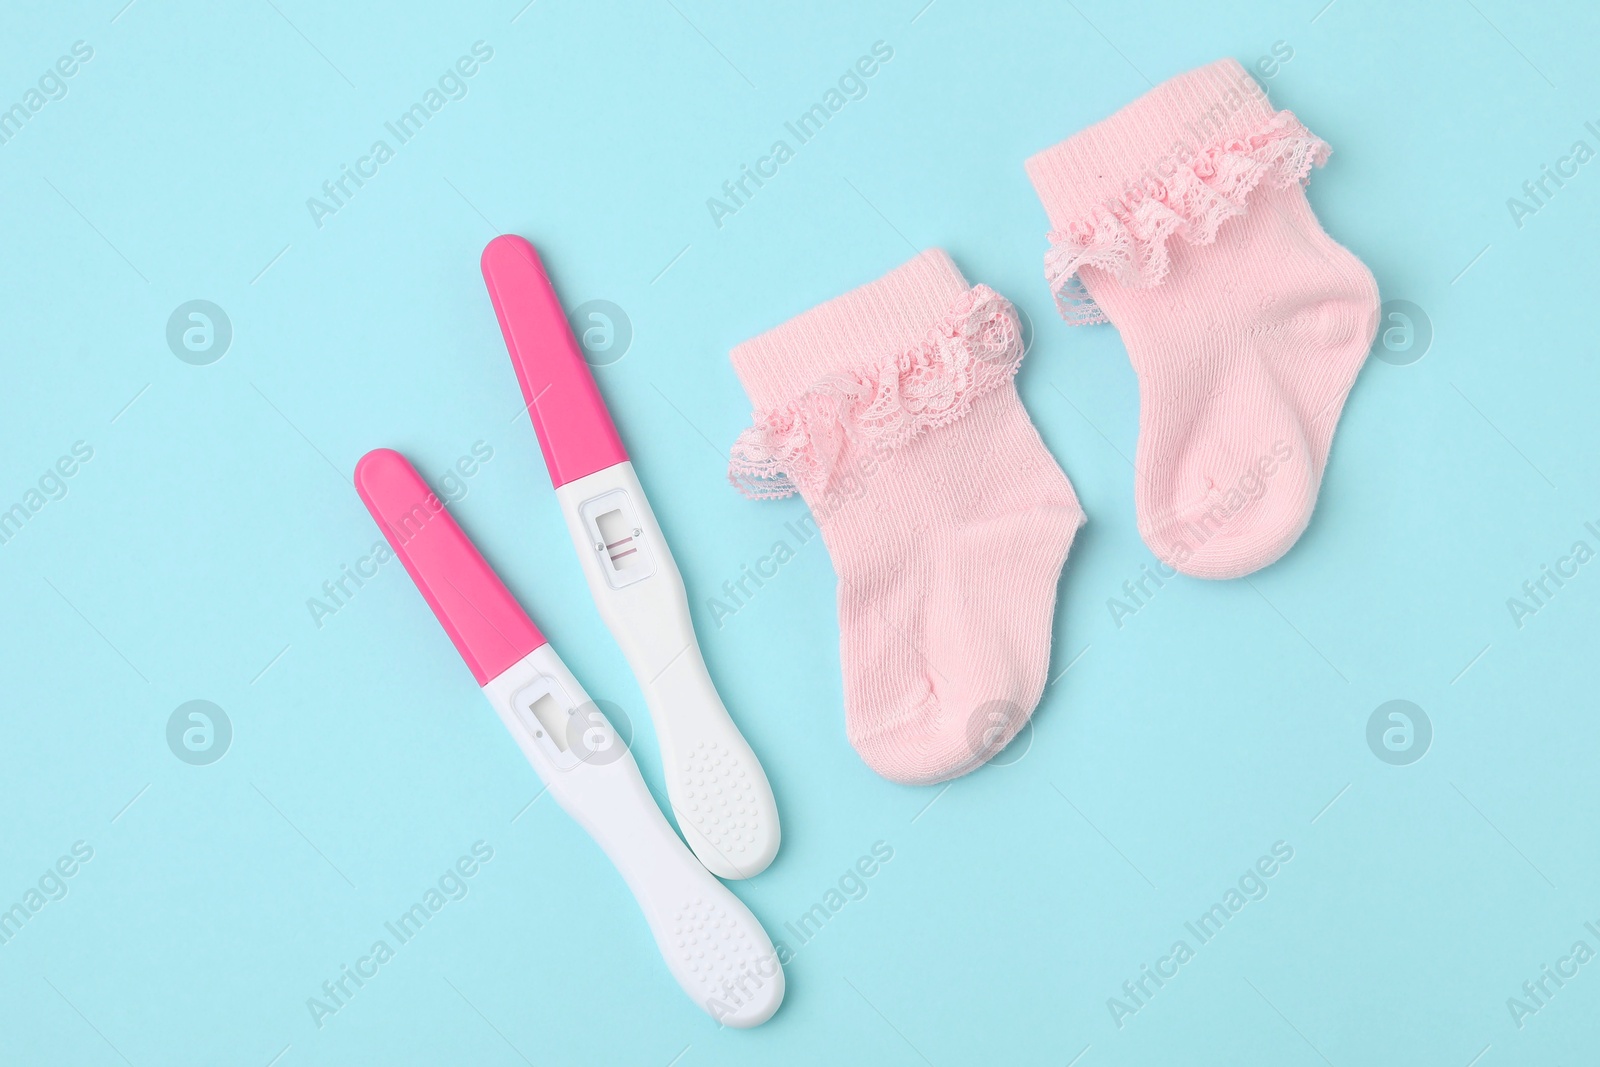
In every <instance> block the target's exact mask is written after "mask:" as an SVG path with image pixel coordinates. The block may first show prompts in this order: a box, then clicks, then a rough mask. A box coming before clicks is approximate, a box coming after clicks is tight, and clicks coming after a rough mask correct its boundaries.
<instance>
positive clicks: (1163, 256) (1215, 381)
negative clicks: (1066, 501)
mask: <svg viewBox="0 0 1600 1067" xmlns="http://www.w3.org/2000/svg"><path fill="white" fill-rule="evenodd" d="M1328 152H1329V149H1328V146H1327V145H1326V144H1325V143H1323V142H1322V141H1320V140H1318V139H1317V138H1316V137H1314V136H1312V134H1311V133H1310V132H1308V131H1307V130H1306V129H1305V127H1303V126H1301V125H1300V123H1299V122H1298V121H1297V120H1296V119H1295V117H1294V115H1292V114H1291V113H1289V112H1288V111H1274V110H1273V108H1272V105H1271V104H1270V103H1269V102H1268V100H1267V98H1266V94H1265V92H1263V91H1262V89H1261V88H1260V87H1259V86H1257V85H1256V83H1255V81H1254V80H1253V79H1251V78H1250V76H1249V75H1247V74H1246V73H1245V72H1244V68H1243V67H1241V66H1239V64H1238V63H1236V62H1234V61H1233V60H1231V59H1224V60H1221V61H1219V62H1216V63H1213V64H1211V65H1210V66H1206V67H1201V68H1200V69H1199V70H1195V71H1191V72H1190V73H1188V74H1184V75H1182V76H1180V77H1177V78H1174V79H1172V80H1171V81H1169V82H1166V83H1165V84H1163V85H1160V86H1157V87H1156V88H1155V89H1152V90H1151V91H1150V92H1148V93H1146V94H1145V95H1144V96H1143V97H1141V98H1140V99H1138V100H1136V101H1134V102H1133V103H1132V104H1129V105H1128V106H1127V107H1125V108H1123V109H1122V110H1121V111H1119V112H1117V113H1116V114H1115V115H1113V116H1112V117H1111V118H1109V119H1106V120H1105V121H1104V122H1100V123H1097V124H1095V125H1093V126H1090V127H1089V128H1088V129H1086V130H1084V131H1082V132H1081V133H1079V134H1077V135H1075V136H1073V137H1071V138H1069V139H1068V140H1066V141H1063V142H1062V143H1061V144H1058V145H1056V146H1055V147H1054V148H1051V149H1048V150H1046V151H1044V152H1041V153H1039V154H1038V155H1036V156H1034V157H1033V158H1032V159H1030V160H1028V163H1027V168H1028V175H1029V177H1030V178H1031V179H1032V180H1033V185H1034V188H1035V189H1036V190H1037V191H1038V193H1039V198H1040V199H1041V200H1042V201H1043V202H1044V206H1045V210H1046V211H1047V212H1048V214H1049V216H1050V222H1051V225H1052V226H1053V227H1054V228H1055V232H1053V233H1051V234H1050V243H1051V246H1052V247H1051V249H1050V251H1049V253H1048V254H1047V255H1046V256H1045V274H1046V277H1047V278H1048V279H1049V281H1050V286H1051V289H1052V290H1053V291H1054V292H1055V294H1056V297H1057V302H1058V304H1059V305H1060V307H1061V311H1062V314H1063V315H1064V316H1065V317H1066V319H1067V321H1068V322H1069V323H1072V324H1074V325H1082V324H1086V323H1093V322H1104V321H1106V320H1108V319H1109V320H1110V321H1111V322H1112V323H1114V324H1115V325H1116V327H1117V329H1118V330H1119V331H1121V333H1122V338H1123V343H1124V344H1125V345H1126V346H1127V349H1128V356H1129V359H1130V360H1131V361H1132V363H1133V367H1134V370H1135V371H1136V372H1137V374H1138V376H1139V446H1138V455H1137V458H1136V461H1135V473H1136V487H1135V499H1136V502H1137V511H1138V519H1139V532H1140V534H1142V535H1143V537H1144V540H1145V543H1146V544H1148V545H1149V546H1150V549H1151V551H1153V552H1154V553H1155V554H1156V555H1157V556H1158V557H1160V558H1161V559H1162V560H1164V561H1165V562H1167V563H1168V564H1170V565H1172V566H1173V567H1176V568H1177V569H1178V570H1180V571H1183V572H1184V573H1186V574H1192V575H1194V576H1196V577H1200V578H1233V577H1238V576H1239V575H1243V574H1249V573H1250V572H1251V571H1254V570H1258V569H1260V568H1261V567H1265V566H1266V565H1267V564H1269V563H1271V562H1273V561H1274V560H1276V559H1277V558H1278V557H1279V556H1282V555H1283V554H1284V553H1285V552H1287V551H1288V550H1289V547H1290V546H1291V545H1293V544H1294V542H1295V540H1296V539H1297V538H1298V537H1299V536H1300V533H1301V531H1303V530H1304V529H1305V527H1306V523H1307V522H1309V521H1310V519H1311V510H1312V507H1313V506H1314V505H1315V503H1316V498H1317V488H1318V486H1319V485H1320V484H1321V481H1322V470H1323V466H1324V464H1325V463H1326V462H1327V458H1328V447H1329V445H1330V444H1331V443H1332V440H1333V430H1334V426H1335V424H1336V423H1337V422H1338V421H1339V413H1340V411H1341V410H1343V408H1344V401H1345V397H1346V396H1347V395H1348V394H1349V392H1350V387H1351V385H1352V384H1353V383H1354V382H1355V377H1356V372H1357V371H1359V370H1360V369H1361V364H1362V361H1363V360H1365V358H1366V355H1367V350H1368V348H1369V347H1370V346H1371V344H1372V338H1373V334H1374V331H1375V330H1376V329H1377V321H1378V289H1377V285H1376V283H1374V282H1373V280H1372V275H1371V273H1370V272H1369V271H1368V270H1367V268H1366V267H1365V266H1363V265H1362V263H1361V261H1360V260H1358V259H1357V258H1356V257H1355V256H1354V255H1352V254H1351V253H1350V252H1349V251H1347V250H1346V249H1344V248H1343V247H1341V246H1340V245H1338V244H1336V243H1335V242H1334V240H1333V239H1332V238H1331V237H1329V236H1328V235H1327V234H1326V233H1324V232H1323V230H1322V227H1321V226H1320V225H1318V224H1317V219H1316V216H1315V215H1314V214H1312V211H1311V205H1310V204H1309V203H1307V201H1306V196H1305V191H1304V189H1303V186H1304V184H1305V182H1306V180H1307V176H1308V175H1309V173H1310V170H1311V167H1312V166H1313V165H1318V166H1320V165H1321V164H1322V163H1323V162H1325V161H1326V160H1327V157H1328Z"/></svg>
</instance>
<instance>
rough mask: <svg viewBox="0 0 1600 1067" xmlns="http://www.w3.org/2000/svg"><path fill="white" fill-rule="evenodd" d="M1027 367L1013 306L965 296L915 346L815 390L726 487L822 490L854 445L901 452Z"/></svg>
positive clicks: (976, 293)
mask: <svg viewBox="0 0 1600 1067" xmlns="http://www.w3.org/2000/svg"><path fill="white" fill-rule="evenodd" d="M1021 361H1022V330H1021V327H1020V326H1018V324H1017V315H1016V312H1015V311H1014V310H1013V309H1012V307H1011V304H1010V303H1009V302H1008V301H1007V300H1006V299H1005V298H1004V297H1002V296H1001V295H1000V294H999V293H996V292H995V291H994V290H993V289H990V288H989V287H988V286H986V285H977V286H974V287H973V288H971V289H969V290H967V291H966V292H965V293H963V294H962V295H961V296H960V297H958V298H957V299H956V301H955V302H954V303H953V304H952V305H951V306H950V309H949V310H948V311H946V312H945V314H944V315H943V317H941V318H940V319H939V321H938V322H937V323H936V324H935V325H934V327H933V328H932V329H931V330H929V331H928V334H927V336H926V338H925V339H924V340H923V341H922V342H921V343H920V344H917V345H914V346H912V347H911V348H908V349H905V350H903V351H901V352H891V353H887V354H885V355H883V356H881V357H879V358H878V359H877V361H876V362H875V363H871V364H868V365H866V366H863V367H861V368H859V369H857V370H854V371H851V372H849V373H848V374H844V375H831V376H829V377H827V378H824V379H822V380H821V381H819V382H817V383H816V384H815V385H813V386H811V388H809V389H807V390H806V391H805V392H804V393H802V394H800V396H798V397H796V398H795V399H794V400H791V401H789V402H788V403H786V404H784V405H783V406H781V407H779V408H776V409H774V410H772V411H766V412H760V411H758V412H756V413H755V416H754V423H755V424H754V425H753V426H751V427H750V428H749V429H747V430H745V431H744V432H743V433H741V434H740V435H739V439H738V440H737V441H735V442H734V445H733V453H732V456H731V461H730V463H729V465H728V481H730V482H731V483H733V486H734V488H736V489H738V490H739V491H740V492H741V493H743V494H744V495H745V496H747V497H750V498H751V499H752V500H763V499H775V498H777V497H785V496H790V495H792V494H793V493H795V492H797V491H801V490H805V491H810V490H813V489H815V490H819V491H820V490H822V489H824V488H825V487H826V486H827V484H828V479H829V478H830V477H831V475H832V473H833V471H834V469H835V466H836V464H837V462H838V460H839V457H840V456H841V455H842V453H843V452H844V449H845V447H846V446H847V445H848V444H851V443H853V442H854V443H862V444H866V445H870V446H873V447H876V448H880V449H883V448H898V447H900V446H901V445H904V444H905V443H906V442H907V441H910V440H911V439H912V438H914V437H916V436H917V435H918V434H920V433H922V432H923V431H924V430H930V429H936V428H938V427H940V426H944V425H946V424H948V423H951V422H954V421H955V420H956V419H959V418H960V417H961V416H963V415H965V414H966V413H967V411H968V410H969V409H970V408H971V407H972V404H973V402H974V401H975V400H977V399H978V398H979V397H980V396H983V395H984V394H985V393H987V392H989V391H990V390H992V389H994V388H995V387H996V386H998V385H1001V384H1003V383H1005V382H1008V381H1010V380H1011V379H1012V377H1013V376H1015V374H1016V373H1017V367H1018V366H1019V365H1020V363H1021Z"/></svg>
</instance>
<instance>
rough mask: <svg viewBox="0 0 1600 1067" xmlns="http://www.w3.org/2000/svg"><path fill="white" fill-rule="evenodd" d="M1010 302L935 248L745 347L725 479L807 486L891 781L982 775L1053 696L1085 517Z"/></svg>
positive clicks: (854, 734) (844, 643)
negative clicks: (1050, 445) (742, 423)
mask: <svg viewBox="0 0 1600 1067" xmlns="http://www.w3.org/2000/svg"><path fill="white" fill-rule="evenodd" d="M1021 359H1022V336H1021V332H1020V330H1019V328H1018V326H1017V319H1016V314H1015V312H1014V311H1013V310H1012V308H1011V305H1010V304H1009V303H1007V302H1006V301H1005V300H1004V299H1003V298H1002V297H1000V296H999V295H998V294H997V293H995V292H994V291H993V290H992V289H989V288H988V287H987V286H982V285H979V286H976V287H968V285H967V283H966V280H965V279H964V278H962V276H961V274H960V272H959V271H957V270H956V268H955V264H953V263H951V262H950V257H949V256H947V255H945V254H944V253H943V252H941V251H936V250H934V251H928V252H924V253H922V254H921V255H919V256H917V257H916V258H915V259H913V260H911V261H910V262H909V263H907V264H905V265H904V266H902V267H899V268H898V269H896V270H894V271H891V272H890V273H889V274H887V275H885V276H884V277H883V278H880V279H879V280H877V281H875V282H872V283H870V284H868V285H864V286H862V287H861V288H859V289H857V290H855V291H854V292H850V293H846V294H845V295H844V296H841V297H837V298H835V299H833V300H830V301H828V302H827V303H825V304H822V305H820V306H818V307H815V308H813V309H812V310H810V311H807V312H805V313H804V314H802V315H800V316H799V317H798V318H795V319H792V320H791V321H789V322H787V323H785V324H784V325H782V326H779V327H777V328H776V329H774V330H770V331H768V332H767V333H764V334H762V335H761V336H759V337H757V338H755V339H754V340H751V341H747V342H745V343H744V344H742V345H739V346H738V347H737V348H735V349H734V350H733V366H734V370H735V371H737V372H738V374H739V378H740V380H741V381H742V382H743V383H744V387H745V391H746V392H748V393H749V394H750V399H751V402H752V404H753V405H754V406H755V414H754V425H753V426H752V427H751V428H750V429H748V430H746V431H745V432H744V433H742V434H740V435H739V440H738V442H737V443H736V444H735V445H734V446H733V462H732V466H731V467H730V469H729V477H730V478H731V480H732V481H733V483H734V485H735V486H737V487H738V488H739V489H740V490H741V491H743V492H744V493H745V494H746V495H748V496H751V497H780V496H788V495H790V494H791V493H794V492H796V491H798V492H799V493H800V495H801V496H802V497H804V498H805V501H806V503H807V504H808V505H810V507H811V513H812V516H813V517H814V519H815V521H816V523H817V526H818V527H819V528H820V529H821V531H822V536H823V541H824V543H826V544H827V546H828V554H829V556H830V557H831V558H832V560H833V565H834V570H835V571H836V572H837V573H838V576H839V636H840V640H839V647H840V656H841V658H842V660H843V673H844V690H845V693H844V697H845V726H846V729H847V731H848V733H849V736H850V743H851V744H852V745H854V746H855V748H856V751H857V752H859V753H860V754H861V758H862V759H864V760H866V762H867V764H868V766H870V767H871V768H872V769H873V770H875V771H877V772H878V773H879V774H881V775H883V776H884V777H885V778H889V779H891V780H893V781H897V782H907V783H927V782H937V781H941V780H943V779H946V778H953V777H955V776H957V775H960V774H964V773H966V772H967V771H970V770H972V769H973V768H975V767H977V766H978V765H979V764H981V763H983V762H984V761H985V760H987V759H988V758H989V757H990V756H991V755H993V754H994V753H995V752H997V751H999V750H1000V749H1001V748H1003V747H1004V746H1005V744H1006V743H1007V742H1008V741H1010V740H1011V738H1012V736H1013V735H1014V734H1015V733H1016V731H1017V730H1019V729H1020V728H1021V727H1022V726H1023V724H1024V723H1026V722H1027V719H1028V716H1029V715H1030V714H1031V713H1032V712H1033V709H1034V706H1035V705H1037V704H1038V702H1039V697H1040V696H1041V694H1042V693H1043V692H1044V684H1045V673H1046V670H1047V669H1048V664H1049V659H1050V624H1051V618H1052V615H1053V613H1054V608H1055V599H1056V584H1057V582H1058V580H1059V578H1060V575H1061V567H1062V565H1063V564H1064V563H1065V562H1066V558H1067V550H1068V548H1070V547H1071V545H1072V538H1073V535H1074V534H1075V533H1076V532H1077V529H1078V527H1079V526H1080V525H1082V523H1083V510H1082V509H1081V508H1080V507H1079V506H1078V499H1077V497H1076V496H1075V495H1074V494H1073V492H1072V486H1071V484H1070V483H1069V482H1068V481H1067V477H1066V475H1065V474H1063V473H1062V472H1061V468H1060V467H1059V466H1057V465H1056V462H1055V460H1054V459H1052V458H1051V456H1050V453H1049V452H1047V451H1046V450H1045V447H1044V442H1043V441H1041V440H1040V439H1039V434H1038V432H1037V431H1036V430H1035V429H1034V428H1033V423H1032V422H1031V421H1030V420H1029V418H1028V413H1027V412H1026V411H1025V410H1023V407H1022V402H1021V401H1020V400H1019V399H1018V397H1017V390H1016V386H1015V385H1014V384H1013V382H1012V377H1013V376H1014V375H1015V374H1016V372H1017V366H1018V363H1019V362H1020V361H1021Z"/></svg>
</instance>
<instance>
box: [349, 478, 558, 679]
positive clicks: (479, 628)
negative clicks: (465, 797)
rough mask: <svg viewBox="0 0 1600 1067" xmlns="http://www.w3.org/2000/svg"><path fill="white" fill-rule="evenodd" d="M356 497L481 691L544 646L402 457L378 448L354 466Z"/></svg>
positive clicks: (530, 622) (507, 592) (525, 616)
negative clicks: (363, 504)
mask: <svg viewBox="0 0 1600 1067" xmlns="http://www.w3.org/2000/svg"><path fill="white" fill-rule="evenodd" d="M355 480H356V492H358V493H360V494H361V500H362V502H363V503H365V504H366V505H367V510H368V511H370V512H372V517H373V518H374V519H376V520H377V522H378V528H379V529H380V530H382V531H383V536H384V537H386V538H388V540H389V544H390V546H392V547H393V548H394V554H395V555H396V556H399V557H400V562H401V563H403V564H405V568H406V572H407V573H408V574H410V575H411V580H412V581H413V582H415V583H416V585H417V590H418V591H419V592H420V593H422V598H423V599H424V600H426V601H427V602H428V606H429V607H430V608H432V609H433V613H434V615H435V616H437V617H438V619H439V625H441V626H443V627H444V632H445V633H447V634H449V635H450V640H451V641H453V642H455V646H456V651H457V652H460V653H461V658H462V659H463V660H465V661H466V663H467V667H468V668H469V669H470V670H471V671H472V676H473V678H475V679H477V682H478V685H480V686H483V685H487V684H488V683H489V682H490V681H491V680H492V679H494V678H497V677H499V676H500V675H501V674H503V673H504V672H505V671H506V669H507V668H509V667H511V666H513V665H514V664H516V663H517V662H518V661H519V660H521V659H522V658H523V657H524V656H526V655H527V654H528V653H530V652H532V651H533V650H534V649H536V648H538V647H539V646H541V645H543V644H544V643H545V639H544V635H543V634H541V633H540V632H539V628H538V627H537V626H535V625H534V624H533V620H532V619H529V618H528V614H527V612H525V611H523V610H522V605H520V604H518V603H517V601H516V598H515V597H513V596H512V595H511V592H510V590H508V589H507V588H506V587H505V583H504V582H502V581H501V580H500V577H499V575H497V574H495V572H494V570H493V569H492V568H491V567H490V566H489V564H488V563H487V562H486V561H485V560H484V558H483V556H482V555H481V554H480V553H479V552H478V549H477V547H476V546H475V545H473V543H472V542H471V541H470V540H469V539H468V538H467V535H466V534H464V533H462V532H461V527H459V526H457V525H456V521H455V519H453V518H451V517H450V512H448V511H447V510H445V506H444V502H443V501H442V500H440V499H439V498H438V497H437V496H436V495H434V493H433V491H432V490H430V489H429V488H428V485H427V483H426V482H424V481H423V480H422V476H421V475H420V474H418V473H417V471H416V468H415V467H413V466H412V465H411V464H410V463H409V462H408V461H407V460H406V458H405V457H404V456H402V455H401V454H400V453H398V452H396V451H394V450H393V449H388V448H378V449H374V450H373V451H371V452H368V453H367V454H366V455H364V456H362V457H361V461H360V462H359V463H357V464H356V479H355Z"/></svg>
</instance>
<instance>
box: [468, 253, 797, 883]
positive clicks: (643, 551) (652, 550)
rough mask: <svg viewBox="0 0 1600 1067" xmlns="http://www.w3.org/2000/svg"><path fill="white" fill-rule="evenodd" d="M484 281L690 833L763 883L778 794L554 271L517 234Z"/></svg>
mask: <svg viewBox="0 0 1600 1067" xmlns="http://www.w3.org/2000/svg"><path fill="white" fill-rule="evenodd" d="M483 279H484V282H485V283H487V285H488V287H489V298H490V299H491V300H492V301H493V302H494V310H495V315H496V316H498V318H499V319H500V330H501V332H502V333H503V334H504V335H505V339H506V348H507V349H508V350H509V351H510V353H511V363H512V365H513V366H514V367H515V368H516V371H517V381H518V382H520V383H521V385H522V395H523V398H524V399H525V400H526V402H527V408H528V414H529V415H530V416H531V417H532V418H533V428H534V431H535V432H536V433H537V434H538V435H539V447H540V448H541V449H542V450H543V451H544V461H545V466H546V467H548V468H549V470H550V480H551V482H553V483H554V484H555V489H556V499H557V500H558V501H560V504H561V511H562V513H563V514H564V515H565V516H566V519H567V528H568V530H569V531H570V532H571V534H572V542H573V544H574V545H575V546H577V549H578V559H579V561H580V562H581V563H582V564H583V574H584V577H585V578H587V579H588V581H589V590H590V592H591V594H592V595H593V596H594V602H595V604H596V606H597V607H598V608H599V610H600V616H601V618H603V619H605V622H606V625H607V626H608V627H609V628H610V629H611V635H612V636H613V637H614V638H616V642H617V644H618V645H619V646H620V647H621V648H622V654H623V655H624V656H625V657H626V658H627V660H628V665H629V666H630V667H632V668H633V674H634V677H635V678H636V679H638V682H639V688H640V689H641V690H642V691H643V692H644V697H645V703H646V704H647V705H648V706H649V708H650V720H651V722H653V723H654V724H655V731H656V739H657V741H658V742H659V744H660V745H661V764H662V767H663V769H664V771H665V774H666V779H667V797H668V799H669V800H670V801H671V803H672V811H673V814H674V815H675V816H676V817H677V820H678V828H679V829H680V830H682V831H683V836H684V839H685V840H686V841H688V842H689V847H690V848H692V849H694V854H695V855H696V856H699V857H700V861H701V862H702V863H704V864H705V865H706V867H707V868H709V869H710V870H711V872H712V873H713V874H716V875H718V876H719V877H722V878H749V877H750V876H751V875H755V874H760V873H761V872H762V871H763V870H765V869H766V867H767V864H769V863H771V862H772V857H773V856H775V855H777V852H778V836H779V835H778V808H777V804H776V803H775V802H774V801H773V798H772V786H770V785H769V784H768V783H767V776H766V772H764V771H763V770H762V769H761V764H760V763H759V762H757V760H756V757H755V753H754V752H752V751H751V750H750V746H749V744H747V743H746V742H745V739H744V736H743V735H742V734H740V733H739V728H738V727H737V726H735V725H734V724H733V720H732V719H731V718H729V717H728V709H727V708H726V707H724V706H723V704H722V698H721V697H719V696H718V695H717V689H716V686H715V685H713V684H712V682H711V675H710V674H709V673H708V672H707V670H706V661H705V659H704V657H702V656H701V654H700V644H699V642H698V641H697V640H696V639H695V634H694V623H693V622H692V621H691V620H690V617H689V598H688V595H687V593H686V592H685V591H684V587H683V576H682V575H681V574H679V573H678V565H677V563H676V562H674V561H673V558H672V553H671V552H670V551H669V550H668V549H667V542H666V539H665V538H664V537H662V535H661V527H660V526H658V525H657V524H656V516H655V513H654V512H653V511H651V510H650V502H649V501H648V500H646V499H645V495H644V489H643V488H641V487H640V485H639V479H638V477H637V476H636V475H635V474H634V472H633V464H632V463H630V462H629V461H628V453H627V452H626V451H624V449H623V447H622V440H621V438H619V437H618V436H617V428H616V426H615V424H613V423H612V421H611V414H610V412H608V411H607V410H606V404H605V401H604V400H603V399H602V398H601V396H600V389H599V387H598V386H596V385H595V381H594V375H593V374H591V373H590V372H589V365H588V363H586V362H585V361H584V358H583V352H582V350H581V349H579V347H578V342H577V340H576V339H575V338H574V337H573V336H572V330H571V328H570V327H569V326H568V325H567V317H566V314H565V313H564V312H563V311H562V310H561V302H560V301H559V300H558V299H557V298H556V293H555V289H554V288H553V287H552V286H551V284H550V279H549V277H548V276H547V275H546V274H545V270H544V264H543V263H541V262H540V261H539V255H538V253H537V252H535V251H534V249H533V246H532V245H531V244H529V243H528V242H527V241H525V240H523V239H522V238H520V237H514V236H511V235H504V236H501V237H496V238H495V239H494V240H493V241H490V242H489V245H488V247H487V248H485V249H484V250H483Z"/></svg>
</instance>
